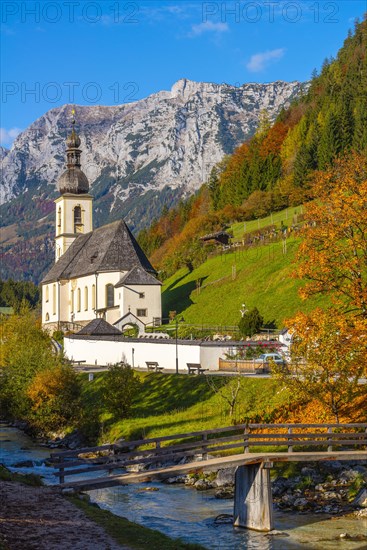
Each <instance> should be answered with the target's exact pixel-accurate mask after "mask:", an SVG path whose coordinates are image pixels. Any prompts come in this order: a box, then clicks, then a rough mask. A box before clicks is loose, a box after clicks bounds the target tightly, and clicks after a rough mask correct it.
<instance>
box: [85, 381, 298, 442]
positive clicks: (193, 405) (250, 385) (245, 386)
mask: <svg viewBox="0 0 367 550" xmlns="http://www.w3.org/2000/svg"><path fill="white" fill-rule="evenodd" d="M137 374H138V376H139V378H140V379H141V382H142V385H141V390H140V392H139V395H138V396H137V397H136V399H135V401H134V404H133V407H132V410H131V414H130V417H129V418H116V417H113V416H112V415H111V414H109V413H107V412H106V411H105V410H103V409H100V410H99V411H98V412H99V421H100V422H101V423H102V433H101V435H100V441H101V442H102V441H115V440H116V439H118V438H120V437H124V438H125V439H128V440H134V439H141V438H150V437H158V436H163V435H173V434H180V433H186V432H192V431H200V430H207V429H211V428H220V427H222V426H230V425H232V424H235V423H242V422H246V421H248V420H249V419H250V420H252V419H254V418H256V417H259V418H260V417H261V418H262V419H264V420H268V421H269V420H271V418H272V415H273V414H274V412H275V411H279V410H281V409H282V408H283V407H285V406H287V405H289V404H290V403H291V402H292V397H291V396H290V394H289V392H288V391H286V390H284V389H283V388H282V386H281V385H280V384H279V382H278V381H276V380H273V379H269V378H268V379H261V378H253V379H250V378H245V377H242V378H241V391H240V396H239V398H238V402H237V406H236V407H235V412H234V415H233V417H232V418H231V417H230V416H229V406H228V403H227V402H226V401H225V400H224V399H223V398H222V397H221V396H220V395H219V394H218V393H215V392H214V391H213V389H212V388H211V386H210V385H209V383H208V377H209V375H206V376H188V375H187V374H178V375H176V374H159V373H145V372H138V373H137ZM103 376H104V373H99V374H97V375H95V377H94V380H93V381H91V382H89V381H88V378H87V375H81V377H82V381H83V399H84V402H85V403H86V406H87V408H88V407H89V408H93V409H94V410H96V408H97V407H98V403H101V386H102V384H101V383H102V380H103ZM213 378H215V379H216V381H217V383H218V384H219V383H224V385H225V386H226V387H224V388H223V390H222V391H223V392H228V391H229V388H230V384H233V383H234V382H235V380H234V378H233V377H225V378H222V377H221V379H220V380H219V379H218V377H213Z"/></svg>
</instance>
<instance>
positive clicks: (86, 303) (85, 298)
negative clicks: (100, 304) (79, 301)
mask: <svg viewBox="0 0 367 550" xmlns="http://www.w3.org/2000/svg"><path fill="white" fill-rule="evenodd" d="M84 309H85V311H87V309H88V287H87V286H85V287H84Z"/></svg>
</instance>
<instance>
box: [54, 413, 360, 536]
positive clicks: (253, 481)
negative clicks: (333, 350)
mask: <svg viewBox="0 0 367 550" xmlns="http://www.w3.org/2000/svg"><path fill="white" fill-rule="evenodd" d="M269 447H270V449H271V450H269V451H266V450H265V449H266V448H269ZM274 449H275V450H274ZM223 452H226V453H228V452H231V453H232V452H233V453H236V454H231V455H229V456H223ZM183 459H189V460H190V462H186V463H184V464H179V462H181V461H182V460H183ZM324 460H339V461H340V460H365V461H367V424H241V425H237V426H229V427H225V428H218V429H214V430H205V431H199V432H191V433H185V434H175V435H168V436H162V437H155V438H151V439H141V440H137V441H125V440H122V441H119V442H117V443H114V444H111V445H102V446H99V447H92V448H91V447H88V448H83V449H76V450H75V451H58V452H54V453H52V454H51V461H52V463H53V466H54V467H55V469H57V470H58V471H57V472H56V473H55V475H56V476H57V477H59V480H60V484H59V485H58V487H60V488H62V489H65V488H72V489H74V490H77V491H88V490H92V489H102V488H105V487H113V486H116V485H126V484H128V483H139V482H145V481H150V480H153V479H158V480H162V479H166V478H169V477H172V476H177V475H181V474H188V473H195V472H205V471H210V470H215V469H222V468H229V467H236V468H237V469H236V474H235V502H234V525H235V526H238V527H245V528H249V529H256V530H259V531H269V530H271V529H273V506H272V493H271V481H270V468H272V467H273V463H274V462H307V461H310V462H314V461H324ZM136 465H140V466H141V467H147V466H149V469H147V470H144V471H139V472H131V471H130V472H129V471H127V470H126V468H128V467H131V466H136ZM116 470H123V471H121V472H118V473H115V474H114V475H112V472H114V471H115V472H116ZM93 472H96V474H102V475H101V476H100V477H93V478H92V477H88V478H87V479H83V480H82V481H80V480H78V481H68V482H65V478H66V477H69V476H74V475H80V474H86V473H88V474H89V476H90V474H92V473H93ZM103 474H106V475H103Z"/></svg>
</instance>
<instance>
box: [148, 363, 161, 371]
mask: <svg viewBox="0 0 367 550" xmlns="http://www.w3.org/2000/svg"><path fill="white" fill-rule="evenodd" d="M145 364H146V366H147V369H148V370H153V371H154V372H160V371H161V370H163V367H160V366H159V365H158V362H157V361H145Z"/></svg>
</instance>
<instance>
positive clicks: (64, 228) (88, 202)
mask: <svg viewBox="0 0 367 550" xmlns="http://www.w3.org/2000/svg"><path fill="white" fill-rule="evenodd" d="M55 204H56V238H55V245H56V250H55V261H58V259H59V258H60V257H61V256H62V255H63V254H65V252H66V251H67V249H68V248H69V246H70V245H71V244H72V242H73V241H74V240H75V237H73V236H71V235H73V234H74V208H75V207H76V206H80V208H81V214H82V224H83V225H82V226H81V227H80V228H79V232H80V233H83V234H85V233H89V232H90V231H93V197H92V196H91V195H88V194H85V195H71V194H68V193H65V194H64V195H62V196H61V197H58V198H57V199H56V200H55Z"/></svg>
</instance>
